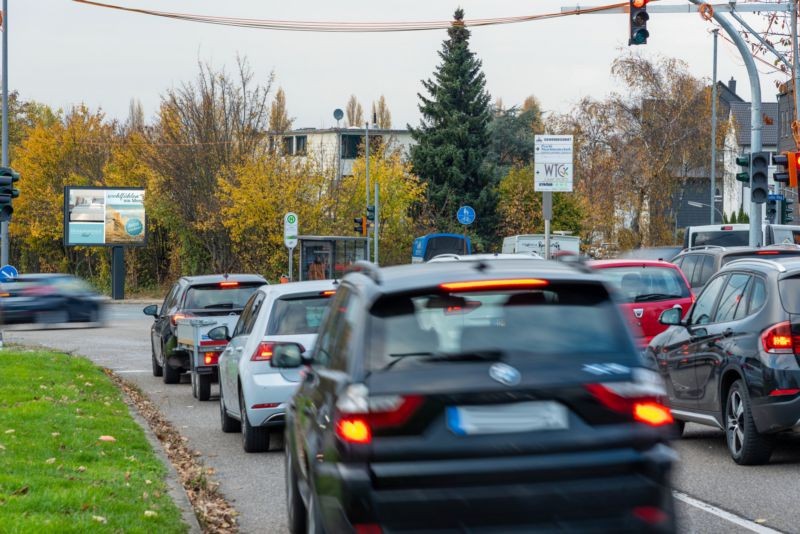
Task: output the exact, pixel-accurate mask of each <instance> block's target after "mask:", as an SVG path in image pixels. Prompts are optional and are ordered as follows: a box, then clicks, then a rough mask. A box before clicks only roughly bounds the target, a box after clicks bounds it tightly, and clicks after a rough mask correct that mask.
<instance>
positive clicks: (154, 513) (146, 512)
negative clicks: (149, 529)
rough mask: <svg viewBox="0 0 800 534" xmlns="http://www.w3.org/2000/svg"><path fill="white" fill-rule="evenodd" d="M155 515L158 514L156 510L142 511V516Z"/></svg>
mask: <svg viewBox="0 0 800 534" xmlns="http://www.w3.org/2000/svg"><path fill="white" fill-rule="evenodd" d="M157 515H158V514H157V513H156V512H154V511H152V510H145V511H144V516H145V517H155V516H157Z"/></svg>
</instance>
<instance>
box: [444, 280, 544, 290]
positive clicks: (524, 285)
mask: <svg viewBox="0 0 800 534" xmlns="http://www.w3.org/2000/svg"><path fill="white" fill-rule="evenodd" d="M547 283H548V282H547V280H540V279H538V278H509V279H506V280H472V281H468V282H446V283H444V284H439V287H440V288H442V289H445V290H447V291H484V290H489V289H529V288H533V287H541V286H546V285H547Z"/></svg>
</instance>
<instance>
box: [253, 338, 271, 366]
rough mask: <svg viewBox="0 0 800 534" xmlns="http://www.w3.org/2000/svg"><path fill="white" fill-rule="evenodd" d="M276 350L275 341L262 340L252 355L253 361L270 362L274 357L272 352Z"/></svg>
mask: <svg viewBox="0 0 800 534" xmlns="http://www.w3.org/2000/svg"><path fill="white" fill-rule="evenodd" d="M274 350H275V343H269V342H267V341H262V342H261V343H259V344H258V347H256V351H255V352H254V353H253V356H251V357H250V361H251V362H268V361H270V360H271V359H272V352H273V351H274Z"/></svg>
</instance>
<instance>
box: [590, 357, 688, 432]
mask: <svg viewBox="0 0 800 534" xmlns="http://www.w3.org/2000/svg"><path fill="white" fill-rule="evenodd" d="M586 389H587V390H588V391H589V393H591V394H592V395H593V396H594V397H595V398H596V399H597V400H598V401H600V403H601V404H603V405H604V406H605V407H607V408H609V409H611V410H613V411H615V412H618V413H622V414H626V415H630V416H631V417H632V418H633V419H634V420H635V421H638V422H640V423H645V424H648V425H650V426H663V425H669V424H672V423H674V420H673V418H672V412H670V410H669V408H668V407H666V406H664V405H663V404H661V403H660V402H659V401H658V398H659V397H663V396H664V395H666V390H665V389H664V385H663V383H662V382H661V378H660V377H659V376H658V374H656V373H654V372H652V371H648V370H645V369H635V370H634V371H633V380H631V381H625V382H603V383H598V384H587V385H586Z"/></svg>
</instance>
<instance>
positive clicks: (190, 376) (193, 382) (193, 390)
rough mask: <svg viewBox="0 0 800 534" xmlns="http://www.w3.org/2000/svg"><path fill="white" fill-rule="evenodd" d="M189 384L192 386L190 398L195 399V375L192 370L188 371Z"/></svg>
mask: <svg viewBox="0 0 800 534" xmlns="http://www.w3.org/2000/svg"><path fill="white" fill-rule="evenodd" d="M189 382H190V383H191V384H192V397H194V398H195V399H196V398H197V375H196V374H195V372H194V371H193V370H190V371H189Z"/></svg>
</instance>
